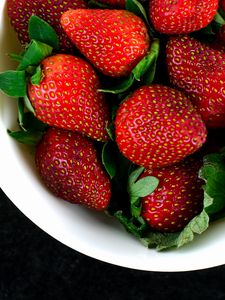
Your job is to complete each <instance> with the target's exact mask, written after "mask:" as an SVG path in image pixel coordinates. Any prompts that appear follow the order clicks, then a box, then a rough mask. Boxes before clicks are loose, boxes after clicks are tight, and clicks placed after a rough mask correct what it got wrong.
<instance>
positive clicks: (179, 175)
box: [141, 158, 204, 232]
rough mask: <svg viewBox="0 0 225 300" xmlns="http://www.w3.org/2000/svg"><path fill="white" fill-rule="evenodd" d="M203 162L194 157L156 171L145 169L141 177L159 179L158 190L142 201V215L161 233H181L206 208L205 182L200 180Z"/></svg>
mask: <svg viewBox="0 0 225 300" xmlns="http://www.w3.org/2000/svg"><path fill="white" fill-rule="evenodd" d="M201 165H202V162H201V161H199V160H195V159H193V158H189V159H186V160H184V161H182V162H180V163H178V164H175V165H172V166H169V167H164V168H161V169H156V170H146V171H145V172H144V173H143V175H142V177H145V176H149V175H150V176H155V177H157V178H159V185H158V187H157V188H156V190H155V191H154V192H153V193H152V194H150V195H149V196H147V197H144V198H142V212H141V215H142V217H143V219H144V220H146V222H147V223H148V224H149V225H150V226H151V227H152V228H154V229H156V230H159V231H161V232H174V231H180V230H182V229H183V228H184V226H185V225H186V224H187V223H188V222H189V221H190V220H191V219H192V218H193V217H195V216H196V215H197V214H199V213H200V212H201V210H202V208H203V198H204V195H203V194H204V193H203V189H202V188H201V187H202V185H203V183H204V182H203V180H201V179H199V178H198V171H199V169H200V167H201Z"/></svg>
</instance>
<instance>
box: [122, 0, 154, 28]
mask: <svg viewBox="0 0 225 300" xmlns="http://www.w3.org/2000/svg"><path fill="white" fill-rule="evenodd" d="M126 10H129V11H130V12H132V13H134V14H135V15H137V16H139V17H140V18H142V19H143V20H144V21H145V22H146V24H148V25H149V22H148V17H147V14H146V12H145V9H144V7H143V6H142V4H141V3H140V2H138V1H137V0H126Z"/></svg>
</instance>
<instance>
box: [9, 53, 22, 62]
mask: <svg viewBox="0 0 225 300" xmlns="http://www.w3.org/2000/svg"><path fill="white" fill-rule="evenodd" d="M9 57H10V58H11V59H12V60H15V61H18V62H21V60H22V59H23V55H20V54H15V53H11V54H9Z"/></svg>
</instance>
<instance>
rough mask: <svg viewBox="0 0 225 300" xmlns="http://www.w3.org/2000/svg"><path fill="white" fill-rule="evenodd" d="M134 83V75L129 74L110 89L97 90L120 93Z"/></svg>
mask: <svg viewBox="0 0 225 300" xmlns="http://www.w3.org/2000/svg"><path fill="white" fill-rule="evenodd" d="M133 83H134V76H133V74H130V75H129V76H128V77H126V78H125V79H123V80H122V81H121V83H119V84H118V85H116V86H114V87H112V88H111V89H98V91H99V92H104V93H111V94H121V93H123V92H126V91H127V90H128V89H129V88H130V87H131V86H132V84H133Z"/></svg>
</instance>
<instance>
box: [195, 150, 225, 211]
mask: <svg viewBox="0 0 225 300" xmlns="http://www.w3.org/2000/svg"><path fill="white" fill-rule="evenodd" d="M199 176H200V178H202V179H203V180H204V181H205V183H206V184H205V186H204V187H203V188H204V192H205V198H206V199H211V200H212V203H211V205H207V207H206V212H207V213H208V214H209V215H212V214H215V213H218V212H220V211H221V210H222V209H224V208H225V184H224V183H225V160H224V157H223V155H222V154H220V153H215V154H209V155H207V156H205V158H204V165H203V167H202V168H201V170H200V172H199Z"/></svg>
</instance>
